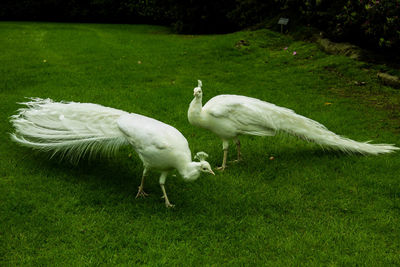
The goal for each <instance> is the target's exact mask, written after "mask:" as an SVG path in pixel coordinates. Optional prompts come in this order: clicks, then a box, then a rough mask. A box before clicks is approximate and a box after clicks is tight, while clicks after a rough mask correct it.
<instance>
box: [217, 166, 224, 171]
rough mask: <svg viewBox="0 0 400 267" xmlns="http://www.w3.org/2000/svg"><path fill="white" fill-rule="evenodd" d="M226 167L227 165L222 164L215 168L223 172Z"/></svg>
mask: <svg viewBox="0 0 400 267" xmlns="http://www.w3.org/2000/svg"><path fill="white" fill-rule="evenodd" d="M225 168H226V166H225V167H223V166H221V167H217V168H215V169H216V170H218V171H221V172H223V171H224V170H225Z"/></svg>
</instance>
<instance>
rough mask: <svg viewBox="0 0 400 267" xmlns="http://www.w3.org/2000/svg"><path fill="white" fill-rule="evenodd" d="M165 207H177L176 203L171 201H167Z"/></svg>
mask: <svg viewBox="0 0 400 267" xmlns="http://www.w3.org/2000/svg"><path fill="white" fill-rule="evenodd" d="M165 207H167V208H173V207H175V205H173V204H171V203H169V202H168V203H167V202H165Z"/></svg>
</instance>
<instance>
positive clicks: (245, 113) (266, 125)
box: [188, 80, 399, 170]
mask: <svg viewBox="0 0 400 267" xmlns="http://www.w3.org/2000/svg"><path fill="white" fill-rule="evenodd" d="M201 87H202V83H201V81H200V80H199V81H198V86H197V87H196V88H194V92H193V95H194V99H193V100H192V102H191V103H190V106H189V110H188V119H189V122H190V124H192V125H195V126H198V127H202V128H205V129H208V130H210V131H212V132H213V133H215V134H216V135H218V136H219V137H220V138H221V139H222V147H223V150H224V158H223V161H222V166H221V167H220V168H219V169H222V170H223V169H225V167H226V159H227V155H228V147H229V140H231V139H233V140H235V142H236V145H237V160H240V159H241V154H240V141H239V139H238V136H239V135H246V134H247V135H258V136H273V135H275V133H276V132H278V131H284V132H287V133H289V134H292V135H295V136H298V137H300V138H303V139H305V140H307V141H312V142H315V143H317V144H320V145H322V146H327V147H330V148H333V149H337V150H341V151H344V152H348V153H351V152H356V153H361V154H374V155H376V154H383V153H390V152H393V151H395V150H398V149H399V148H398V147H395V146H393V145H389V144H369V143H368V142H365V143H361V142H356V141H354V140H351V139H348V138H345V137H341V136H339V135H337V134H335V133H333V132H331V131H329V130H328V129H327V128H326V127H325V126H324V125H322V124H320V123H318V122H316V121H314V120H311V119H309V118H306V117H303V116H301V115H298V114H296V113H295V112H294V111H292V110H290V109H287V108H283V107H279V106H276V105H274V104H271V103H268V102H264V101H261V100H259V99H256V98H251V97H246V96H240V95H218V96H215V97H213V98H211V99H210V100H209V101H208V102H207V103H206V104H205V105H204V107H203V106H202V95H203V93H202V90H201Z"/></svg>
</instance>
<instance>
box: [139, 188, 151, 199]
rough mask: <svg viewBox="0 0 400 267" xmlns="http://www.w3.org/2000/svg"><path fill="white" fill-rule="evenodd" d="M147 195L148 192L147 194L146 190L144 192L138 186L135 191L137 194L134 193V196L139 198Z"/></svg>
mask: <svg viewBox="0 0 400 267" xmlns="http://www.w3.org/2000/svg"><path fill="white" fill-rule="evenodd" d="M148 195H149V194H147V193H146V192H144V191H143V188H142V187H140V186H139V190H138V192H137V194H136V198H139V197H143V198H145V197H147V196H148Z"/></svg>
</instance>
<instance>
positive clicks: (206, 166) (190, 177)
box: [181, 152, 215, 181]
mask: <svg viewBox="0 0 400 267" xmlns="http://www.w3.org/2000/svg"><path fill="white" fill-rule="evenodd" d="M207 157H208V155H207V153H204V152H198V153H197V154H196V156H194V159H198V160H199V161H192V162H190V163H189V164H188V165H187V167H186V168H185V169H184V171H183V172H181V175H182V176H183V178H184V179H185V180H186V181H194V180H196V179H197V178H199V176H200V174H201V173H202V172H206V173H211V174H212V175H215V173H214V172H213V170H212V169H211V166H210V163H208V162H207V161H205V159H206V158H207Z"/></svg>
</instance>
